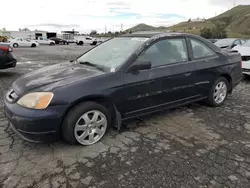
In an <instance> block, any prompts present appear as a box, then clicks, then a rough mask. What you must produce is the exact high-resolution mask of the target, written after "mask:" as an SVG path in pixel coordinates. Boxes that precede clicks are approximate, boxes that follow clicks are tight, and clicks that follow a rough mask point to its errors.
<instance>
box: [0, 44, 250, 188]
mask: <svg viewBox="0 0 250 188" xmlns="http://www.w3.org/2000/svg"><path fill="white" fill-rule="evenodd" d="M89 48H90V47H89V46H76V45H73V44H72V45H68V46H39V47H38V48H19V49H14V53H15V54H16V56H17V58H18V64H17V67H16V68H14V69H8V70H0V97H1V100H0V187H4V188H13V187H16V188H28V187H32V188H36V187H39V188H49V187H53V188H54V187H58V188H59V187H62V188H68V187H79V188H83V187H92V188H94V187H96V188H113V187H114V188H119V187H126V188H130V187H131V188H132V187H156V188H159V187H177V188H186V187H188V188H189V187H190V188H196V187H213V188H214V187H237V188H238V187H242V188H245V187H246V188H249V187H250V81H249V80H244V81H242V83H241V84H240V85H239V86H238V87H237V88H236V89H235V90H234V92H233V94H232V95H231V96H229V98H228V100H227V101H226V103H225V105H223V106H221V107H218V108H210V107H207V106H206V105H205V104H203V103H195V104H192V105H188V106H184V107H181V108H176V109H173V110H170V111H166V112H162V113H160V114H156V115H153V116H150V117H147V118H143V119H135V120H132V121H129V122H125V123H124V126H123V128H122V129H121V131H120V132H117V131H116V130H114V129H110V130H109V131H108V133H107V134H106V136H105V137H104V138H103V139H102V140H101V141H100V142H98V143H96V144H94V145H92V146H88V147H82V146H72V145H68V144H67V143H64V142H61V141H59V142H57V143H52V144H34V143H29V142H26V141H23V140H21V139H20V138H18V137H17V136H16V135H15V134H14V133H13V132H12V130H11V129H7V130H6V128H7V121H6V119H5V117H4V112H3V101H2V99H3V97H4V94H5V92H6V91H7V89H8V88H9V87H10V85H11V83H12V82H13V81H14V80H15V79H17V78H18V77H19V76H21V75H22V74H25V73H27V72H29V71H32V70H36V69H38V68H41V67H44V66H48V65H52V64H55V63H61V62H65V61H69V60H71V59H74V58H76V57H77V56H79V55H81V54H82V53H83V52H84V51H86V50H88V49H89Z"/></svg>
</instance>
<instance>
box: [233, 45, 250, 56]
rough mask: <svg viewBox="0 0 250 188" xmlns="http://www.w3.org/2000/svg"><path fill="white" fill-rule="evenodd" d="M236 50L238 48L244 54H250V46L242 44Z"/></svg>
mask: <svg viewBox="0 0 250 188" xmlns="http://www.w3.org/2000/svg"><path fill="white" fill-rule="evenodd" d="M234 50H237V51H238V52H239V53H240V54H241V55H242V56H250V47H247V46H241V47H238V48H236V49H234Z"/></svg>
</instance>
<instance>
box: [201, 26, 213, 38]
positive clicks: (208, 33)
mask: <svg viewBox="0 0 250 188" xmlns="http://www.w3.org/2000/svg"><path fill="white" fill-rule="evenodd" d="M200 34H201V36H202V37H204V38H206V39H211V38H212V37H213V33H212V30H211V29H209V28H202V29H201V30H200Z"/></svg>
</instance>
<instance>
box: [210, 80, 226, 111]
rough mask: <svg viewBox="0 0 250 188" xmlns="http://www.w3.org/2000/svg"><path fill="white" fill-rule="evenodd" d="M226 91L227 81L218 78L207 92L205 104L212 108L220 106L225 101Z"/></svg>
mask: <svg viewBox="0 0 250 188" xmlns="http://www.w3.org/2000/svg"><path fill="white" fill-rule="evenodd" d="M228 91H229V83H228V81H227V79H226V78H224V77H220V78H218V79H217V80H216V81H215V83H214V84H213V86H212V88H211V90H210V92H209V96H208V100H207V103H208V104H209V105H210V106H213V107H217V106H221V105H222V104H223V103H224V102H225V100H226V99H227V96H228Z"/></svg>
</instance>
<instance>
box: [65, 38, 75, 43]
mask: <svg viewBox="0 0 250 188" xmlns="http://www.w3.org/2000/svg"><path fill="white" fill-rule="evenodd" d="M67 42H68V43H76V40H74V39H67Z"/></svg>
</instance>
